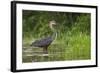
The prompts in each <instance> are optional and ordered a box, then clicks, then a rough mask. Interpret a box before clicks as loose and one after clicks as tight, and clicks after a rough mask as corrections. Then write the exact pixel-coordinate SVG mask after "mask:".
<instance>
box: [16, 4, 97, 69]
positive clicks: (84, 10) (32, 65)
mask: <svg viewBox="0 0 100 73" xmlns="http://www.w3.org/2000/svg"><path fill="white" fill-rule="evenodd" d="M23 9H25V10H39V11H59V12H80V13H91V32H92V33H91V47H92V48H91V60H80V61H59V62H58V61H56V62H39V63H22V10H23ZM95 11H96V10H95V9H94V8H82V7H67V6H66V7H63V6H61V7H60V6H45V5H34V4H33V5H28V4H17V11H16V13H17V22H16V23H17V24H16V25H17V47H16V50H17V51H16V52H17V55H16V59H17V70H21V69H38V68H52V67H70V66H85V65H95V63H96V62H95V59H96V58H95V57H96V54H95V53H96V52H95V51H96V49H95V47H96V45H95V43H96V42H95V41H96V39H95V38H96V37H95V33H96V31H95V28H96V26H95V25H96V24H95V23H96V21H95V19H96V18H95V17H96V14H95V13H96V12H95Z"/></svg>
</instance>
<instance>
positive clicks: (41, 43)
mask: <svg viewBox="0 0 100 73" xmlns="http://www.w3.org/2000/svg"><path fill="white" fill-rule="evenodd" d="M55 25H57V23H56V21H55V20H51V21H49V27H50V29H51V31H52V35H50V36H48V37H45V38H42V39H40V40H35V41H34V42H32V44H31V46H34V47H39V48H43V53H45V54H48V47H49V45H50V44H51V43H52V42H53V41H54V40H55V39H56V38H57V32H56V30H55V28H54V26H55Z"/></svg>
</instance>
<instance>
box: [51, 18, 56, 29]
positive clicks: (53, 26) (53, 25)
mask: <svg viewBox="0 0 100 73" xmlns="http://www.w3.org/2000/svg"><path fill="white" fill-rule="evenodd" d="M56 25H57V23H56V21H55V20H51V21H50V22H49V27H50V28H51V29H52V30H54V29H55V26H56Z"/></svg>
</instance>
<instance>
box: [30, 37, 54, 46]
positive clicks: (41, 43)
mask: <svg viewBox="0 0 100 73" xmlns="http://www.w3.org/2000/svg"><path fill="white" fill-rule="evenodd" d="M52 41H53V39H52V38H51V37H47V38H44V39H41V40H36V41H35V42H33V43H32V44H31V46H35V47H44V46H49V45H50V44H51V42H52Z"/></svg>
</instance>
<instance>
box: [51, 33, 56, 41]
mask: <svg viewBox="0 0 100 73" xmlns="http://www.w3.org/2000/svg"><path fill="white" fill-rule="evenodd" d="M56 38H57V32H53V35H52V39H53V40H55V39H56Z"/></svg>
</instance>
